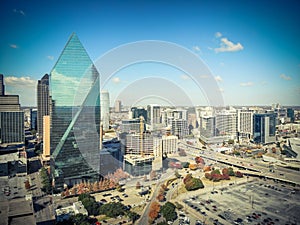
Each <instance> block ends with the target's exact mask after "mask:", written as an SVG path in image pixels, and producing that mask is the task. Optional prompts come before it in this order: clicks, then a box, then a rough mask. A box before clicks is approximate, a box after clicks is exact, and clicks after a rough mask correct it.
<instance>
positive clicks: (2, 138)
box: [0, 74, 25, 146]
mask: <svg viewBox="0 0 300 225" xmlns="http://www.w3.org/2000/svg"><path fill="white" fill-rule="evenodd" d="M0 80H1V82H2V84H0V86H1V89H2V93H1V94H3V95H0V144H1V145H2V146H5V145H12V144H20V143H23V144H24V142H25V133H24V112H23V111H21V107H20V103H19V96H18V95H5V93H4V82H3V80H4V78H3V75H2V74H1V76H0Z"/></svg>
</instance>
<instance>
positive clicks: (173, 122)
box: [168, 117, 189, 138]
mask: <svg viewBox="0 0 300 225" xmlns="http://www.w3.org/2000/svg"><path fill="white" fill-rule="evenodd" d="M168 124H170V128H171V134H172V135H175V136H177V137H178V138H184V137H186V136H188V135H189V128H188V124H187V120H184V119H174V118H173V117H169V118H168Z"/></svg>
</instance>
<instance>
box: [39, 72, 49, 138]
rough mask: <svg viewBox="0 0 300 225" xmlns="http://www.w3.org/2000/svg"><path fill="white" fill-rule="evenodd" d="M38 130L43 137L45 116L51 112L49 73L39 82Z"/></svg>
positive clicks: (40, 136)
mask: <svg viewBox="0 0 300 225" xmlns="http://www.w3.org/2000/svg"><path fill="white" fill-rule="evenodd" d="M37 111H38V115H37V132H38V134H39V138H40V140H42V137H43V117H44V116H47V115H49V114H50V97H49V75H48V74H45V75H44V76H43V77H42V79H40V80H39V81H38V84H37Z"/></svg>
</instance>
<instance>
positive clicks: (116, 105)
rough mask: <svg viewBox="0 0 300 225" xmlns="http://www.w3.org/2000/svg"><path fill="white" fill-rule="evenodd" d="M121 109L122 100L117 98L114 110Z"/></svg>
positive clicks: (119, 110)
mask: <svg viewBox="0 0 300 225" xmlns="http://www.w3.org/2000/svg"><path fill="white" fill-rule="evenodd" d="M121 111H122V102H121V101H120V100H117V101H116V102H115V112H116V113H119V112H121Z"/></svg>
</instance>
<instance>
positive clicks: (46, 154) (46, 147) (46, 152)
mask: <svg viewBox="0 0 300 225" xmlns="http://www.w3.org/2000/svg"><path fill="white" fill-rule="evenodd" d="M43 132H44V133H43V154H42V162H43V163H44V164H45V163H48V162H49V161H50V116H44V117H43Z"/></svg>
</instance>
